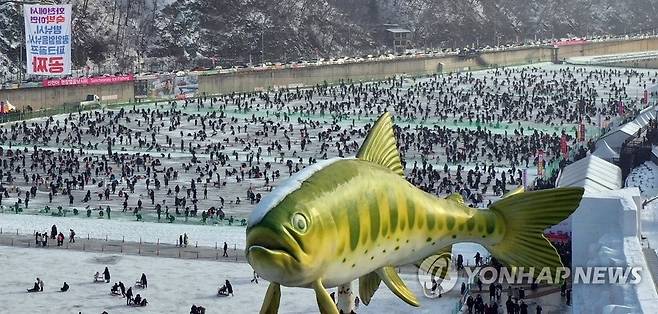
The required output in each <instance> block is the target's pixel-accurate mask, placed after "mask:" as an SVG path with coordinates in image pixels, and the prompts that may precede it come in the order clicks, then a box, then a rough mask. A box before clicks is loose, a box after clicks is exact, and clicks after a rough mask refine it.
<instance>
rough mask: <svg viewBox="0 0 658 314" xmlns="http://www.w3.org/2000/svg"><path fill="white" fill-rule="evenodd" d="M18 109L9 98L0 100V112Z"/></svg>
mask: <svg viewBox="0 0 658 314" xmlns="http://www.w3.org/2000/svg"><path fill="white" fill-rule="evenodd" d="M14 110H16V107H14V105H12V104H10V103H9V100H0V113H10V112H12V111H14Z"/></svg>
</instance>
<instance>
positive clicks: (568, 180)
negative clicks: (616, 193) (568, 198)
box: [557, 155, 622, 193]
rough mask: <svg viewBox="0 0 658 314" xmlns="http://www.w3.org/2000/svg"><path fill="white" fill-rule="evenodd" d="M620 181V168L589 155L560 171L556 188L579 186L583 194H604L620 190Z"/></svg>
mask: <svg viewBox="0 0 658 314" xmlns="http://www.w3.org/2000/svg"><path fill="white" fill-rule="evenodd" d="M621 179H622V175H621V168H619V167H617V166H616V165H614V164H612V163H610V162H607V161H605V160H604V159H602V158H600V157H597V156H594V155H589V156H587V157H585V158H583V159H581V160H578V161H576V162H574V163H572V164H570V165H568V166H566V167H565V168H564V169H562V171H561V172H560V176H559V177H558V181H557V186H558V187H566V186H579V187H583V188H585V193H590V192H604V191H610V190H617V189H620V188H621V187H622V182H621V181H622V180H621Z"/></svg>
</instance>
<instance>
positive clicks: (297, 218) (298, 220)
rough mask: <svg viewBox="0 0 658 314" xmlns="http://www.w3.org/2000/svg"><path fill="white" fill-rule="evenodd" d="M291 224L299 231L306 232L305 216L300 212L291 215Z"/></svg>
mask: <svg viewBox="0 0 658 314" xmlns="http://www.w3.org/2000/svg"><path fill="white" fill-rule="evenodd" d="M292 225H293V226H294V227H295V228H296V229H297V230H299V231H300V232H306V229H307V228H308V222H307V221H306V217H304V215H302V214H300V213H296V214H294V215H293V216H292Z"/></svg>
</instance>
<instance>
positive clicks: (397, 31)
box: [386, 27, 411, 53]
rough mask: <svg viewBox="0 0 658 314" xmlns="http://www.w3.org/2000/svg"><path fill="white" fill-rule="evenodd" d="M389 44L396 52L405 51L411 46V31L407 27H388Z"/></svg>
mask: <svg viewBox="0 0 658 314" xmlns="http://www.w3.org/2000/svg"><path fill="white" fill-rule="evenodd" d="M386 34H387V43H388V44H387V45H390V46H391V47H392V48H393V51H395V52H396V53H404V51H405V50H406V49H408V48H411V31H410V30H408V29H406V28H399V27H395V28H387V29H386Z"/></svg>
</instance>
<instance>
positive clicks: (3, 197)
mask: <svg viewBox="0 0 658 314" xmlns="http://www.w3.org/2000/svg"><path fill="white" fill-rule="evenodd" d="M655 79H656V74H655V73H645V72H639V71H635V70H618V69H585V68H574V67H565V66H554V67H548V68H546V67H522V68H506V69H497V70H491V71H487V72H481V73H480V72H478V73H457V74H451V75H447V76H435V77H430V78H425V79H404V78H401V77H396V78H391V79H388V80H385V81H381V82H372V83H352V82H344V83H342V84H339V85H335V86H328V85H318V86H315V87H312V88H309V89H286V90H278V91H273V92H254V93H246V94H228V95H223V96H215V97H210V96H208V97H201V98H199V99H196V100H187V101H184V102H182V101H179V102H173V101H172V102H166V103H158V104H155V105H144V106H139V107H132V108H121V109H118V110H101V111H90V112H81V113H79V114H70V115H64V116H56V117H47V118H42V119H35V120H30V121H22V122H16V123H10V124H6V125H3V126H2V127H0V160H1V162H0V179H1V181H2V186H0V191H2V193H0V205H3V206H5V208H6V209H5V211H6V210H12V209H15V211H19V210H20V211H23V210H38V211H40V212H42V213H45V214H49V215H70V214H74V215H77V214H79V215H85V212H86V215H87V216H89V217H102V218H104V219H111V218H112V217H113V216H115V215H116V214H114V215H112V213H116V212H121V213H122V215H124V216H130V215H132V216H133V217H134V219H137V220H144V219H147V220H150V221H159V222H174V221H176V220H177V219H178V220H184V221H188V220H189V219H196V220H201V221H203V222H204V223H216V222H218V221H222V220H226V221H227V222H229V223H231V224H233V223H239V224H243V225H244V224H246V219H245V218H246V217H247V216H248V214H249V211H250V210H251V208H253V205H254V204H256V203H258V202H259V201H260V200H261V199H262V197H263V196H264V195H266V194H267V193H269V192H270V191H271V190H272V188H273V187H274V186H276V185H277V183H278V181H279V180H280V179H281V178H282V177H284V178H285V177H287V176H289V175H291V174H293V173H295V172H297V171H299V170H301V169H303V168H304V167H305V166H307V165H309V164H311V163H314V162H316V161H317V160H320V159H325V158H330V157H336V156H343V157H347V156H352V155H354V154H355V153H356V151H357V150H358V148H359V146H360V144H361V143H362V141H363V139H364V138H365V136H366V134H367V132H368V128H369V126H370V125H371V124H372V121H373V120H374V119H375V118H376V117H377V116H378V115H379V114H381V113H382V112H384V111H390V112H392V113H393V115H394V117H395V121H396V123H397V125H396V135H397V138H398V143H399V148H400V152H401V155H402V157H403V159H404V162H405V164H406V173H407V177H408V179H409V180H410V181H411V182H412V183H414V184H416V185H418V186H419V187H421V188H422V189H424V190H426V191H428V192H431V193H434V194H438V195H447V194H451V193H454V192H460V193H462V195H464V196H465V199H466V200H467V202H468V203H469V204H471V205H473V206H486V205H487V204H488V203H489V200H490V199H492V198H495V197H497V196H500V195H502V194H504V193H505V192H506V191H508V190H509V189H511V188H514V187H517V186H519V185H522V184H531V183H532V182H527V178H526V177H525V174H524V170H525V169H527V168H529V167H534V166H535V165H537V163H538V162H539V158H543V159H544V161H545V163H550V162H552V161H553V160H558V159H559V158H560V156H562V153H561V151H560V146H561V145H560V144H561V139H562V138H563V136H564V137H566V139H567V140H568V143H569V145H570V146H573V145H577V144H578V143H577V142H576V134H575V132H574V131H573V129H575V128H576V126H577V125H578V124H579V123H581V122H582V123H584V124H586V125H587V126H588V127H600V126H603V125H600V124H606V123H612V121H613V120H614V119H615V117H616V116H618V115H619V114H621V112H620V101H622V102H623V103H624V105H623V108H624V109H623V110H624V111H625V112H632V111H635V110H638V109H640V108H641V103H640V100H639V99H637V97H634V96H636V95H634V94H636V92H637V90H641V89H643V88H646V86H647V85H648V84H652V83H654V82H655ZM601 121H602V122H601ZM539 151H541V152H542V154H543V155H542V156H543V157H540V156H539V155H538V152H539ZM549 187H550V186H549ZM55 206H57V210H54V209H51V208H50V207H55ZM227 213H228V215H227ZM240 217H242V218H240ZM196 220H195V221H196Z"/></svg>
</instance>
